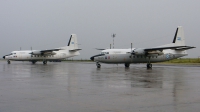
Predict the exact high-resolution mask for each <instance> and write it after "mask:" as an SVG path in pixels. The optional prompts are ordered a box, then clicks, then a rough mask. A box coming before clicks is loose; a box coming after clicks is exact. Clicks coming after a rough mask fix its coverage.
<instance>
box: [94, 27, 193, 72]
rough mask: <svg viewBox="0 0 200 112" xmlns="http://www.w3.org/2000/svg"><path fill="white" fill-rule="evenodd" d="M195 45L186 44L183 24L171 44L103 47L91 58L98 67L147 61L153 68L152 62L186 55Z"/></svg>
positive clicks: (126, 65)
mask: <svg viewBox="0 0 200 112" xmlns="http://www.w3.org/2000/svg"><path fill="white" fill-rule="evenodd" d="M192 48H195V47H191V46H186V45H185V38H184V32H183V28H182V26H178V28H177V30H176V33H175V36H174V40H173V42H172V43H170V44H166V45H162V46H158V47H152V48H132V46H131V48H130V49H104V50H103V49H101V50H102V51H101V54H98V55H95V56H92V57H91V58H90V59H91V60H92V61H95V62H96V65H97V68H100V67H101V65H100V63H108V64H120V63H121V64H122V63H124V64H125V67H129V66H130V64H131V63H147V68H152V64H151V62H162V61H168V60H172V59H175V58H179V57H182V56H186V55H188V54H187V51H186V50H188V49H192Z"/></svg>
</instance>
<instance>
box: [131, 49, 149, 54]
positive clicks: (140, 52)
mask: <svg viewBox="0 0 200 112" xmlns="http://www.w3.org/2000/svg"><path fill="white" fill-rule="evenodd" d="M132 54H134V55H145V54H146V52H145V51H144V49H135V50H133V52H132Z"/></svg>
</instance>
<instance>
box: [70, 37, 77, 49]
mask: <svg viewBox="0 0 200 112" xmlns="http://www.w3.org/2000/svg"><path fill="white" fill-rule="evenodd" d="M68 46H69V48H70V49H78V41H77V37H76V34H71V37H70V39H69V42H68Z"/></svg>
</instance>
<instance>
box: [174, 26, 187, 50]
mask: <svg viewBox="0 0 200 112" xmlns="http://www.w3.org/2000/svg"><path fill="white" fill-rule="evenodd" d="M172 43H175V44H176V45H177V46H184V45H185V37H184V31H183V27H182V26H178V28H177V29H176V33H175V35H174V40H173V42H172Z"/></svg>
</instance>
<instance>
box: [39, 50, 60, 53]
mask: <svg viewBox="0 0 200 112" xmlns="http://www.w3.org/2000/svg"><path fill="white" fill-rule="evenodd" d="M59 50H62V49H47V50H41V51H40V52H42V53H45V52H53V51H59Z"/></svg>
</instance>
